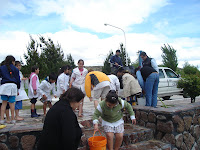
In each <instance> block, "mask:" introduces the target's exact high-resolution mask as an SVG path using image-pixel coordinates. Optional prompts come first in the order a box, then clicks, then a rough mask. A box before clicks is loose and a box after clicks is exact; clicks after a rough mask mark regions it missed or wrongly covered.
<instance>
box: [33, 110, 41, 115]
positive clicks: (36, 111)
mask: <svg viewBox="0 0 200 150" xmlns="http://www.w3.org/2000/svg"><path fill="white" fill-rule="evenodd" d="M34 111H35V114H36V115H37V116H38V117H39V116H41V115H39V114H37V110H36V109H35V110H34Z"/></svg>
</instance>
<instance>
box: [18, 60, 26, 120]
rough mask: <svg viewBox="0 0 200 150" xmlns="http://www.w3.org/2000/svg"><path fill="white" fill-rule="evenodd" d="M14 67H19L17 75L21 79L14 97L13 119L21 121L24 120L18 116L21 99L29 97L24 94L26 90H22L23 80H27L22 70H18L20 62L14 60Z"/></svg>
mask: <svg viewBox="0 0 200 150" xmlns="http://www.w3.org/2000/svg"><path fill="white" fill-rule="evenodd" d="M15 67H17V69H19V75H20V80H21V85H20V89H19V95H18V96H17V97H16V103H15V120H18V121H21V120H24V118H22V117H20V116H19V110H20V109H22V100H27V99H29V98H28V96H27V94H26V91H25V90H24V84H25V80H28V78H24V76H23V74H22V72H21V71H20V70H21V63H20V62H19V61H15Z"/></svg>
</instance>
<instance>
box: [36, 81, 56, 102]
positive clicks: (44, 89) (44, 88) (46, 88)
mask: <svg viewBox="0 0 200 150" xmlns="http://www.w3.org/2000/svg"><path fill="white" fill-rule="evenodd" d="M51 92H52V94H53V95H56V91H55V83H50V82H48V81H47V80H43V81H42V82H41V83H40V86H39V87H38V93H39V97H38V98H39V99H41V98H42V96H43V95H46V97H47V99H46V101H52V97H53V95H51Z"/></svg>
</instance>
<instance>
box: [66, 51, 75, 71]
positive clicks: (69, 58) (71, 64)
mask: <svg viewBox="0 0 200 150" xmlns="http://www.w3.org/2000/svg"><path fill="white" fill-rule="evenodd" d="M66 64H67V65H70V66H71V67H72V68H75V67H76V65H75V63H74V59H73V58H72V55H71V54H69V55H67V61H66Z"/></svg>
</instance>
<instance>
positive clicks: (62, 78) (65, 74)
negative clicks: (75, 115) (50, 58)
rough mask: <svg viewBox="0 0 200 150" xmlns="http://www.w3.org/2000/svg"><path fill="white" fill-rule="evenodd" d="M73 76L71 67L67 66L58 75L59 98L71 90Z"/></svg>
mask: <svg viewBox="0 0 200 150" xmlns="http://www.w3.org/2000/svg"><path fill="white" fill-rule="evenodd" d="M70 74H71V67H70V66H68V65H66V66H63V67H62V68H61V69H60V71H59V75H58V79H57V96H58V97H60V95H62V94H63V93H65V92H66V91H67V90H68V89H69V79H70V76H69V75H70Z"/></svg>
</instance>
